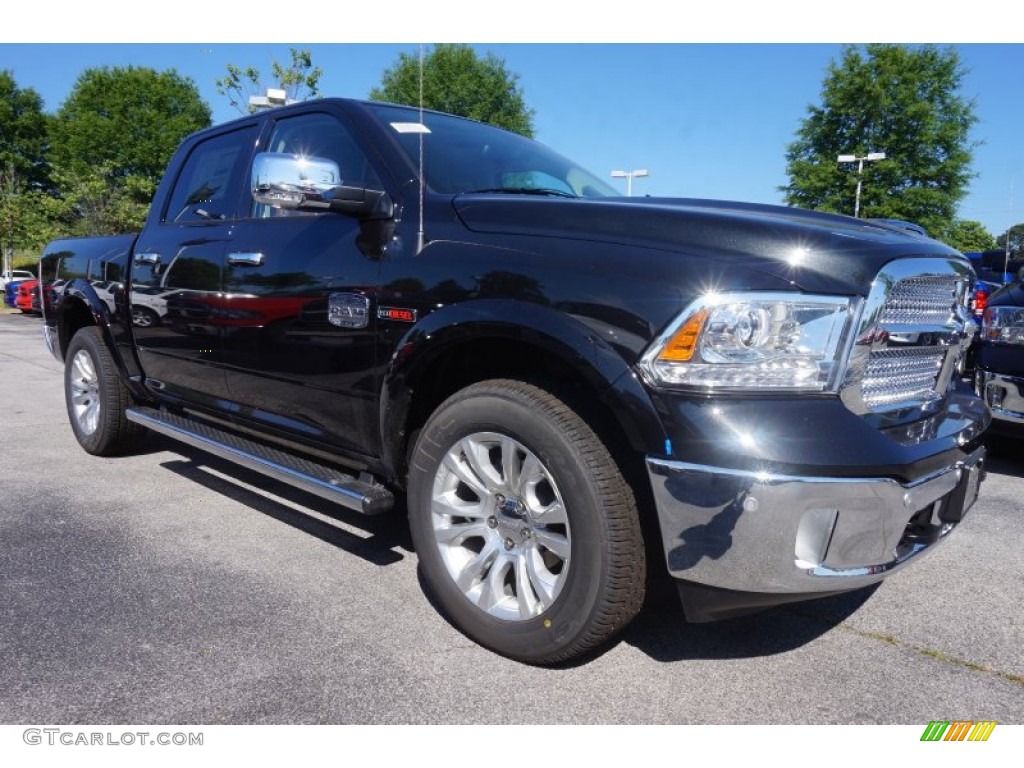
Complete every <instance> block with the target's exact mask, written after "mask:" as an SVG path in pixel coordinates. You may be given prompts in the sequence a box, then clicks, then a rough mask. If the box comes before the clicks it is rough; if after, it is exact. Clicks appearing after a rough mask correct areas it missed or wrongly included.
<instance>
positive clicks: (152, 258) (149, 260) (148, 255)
mask: <svg viewBox="0 0 1024 768" xmlns="http://www.w3.org/2000/svg"><path fill="white" fill-rule="evenodd" d="M135 263H136V264H159V263H160V254H159V253H153V252H152V251H143V252H142V253H136V254H135Z"/></svg>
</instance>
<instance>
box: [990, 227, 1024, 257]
mask: <svg viewBox="0 0 1024 768" xmlns="http://www.w3.org/2000/svg"><path fill="white" fill-rule="evenodd" d="M1007 235H1009V237H1010V256H1011V257H1012V258H1015V259H1020V258H1024V223H1022V224H1014V225H1013V226H1012V227H1010V228H1009V230H1008V231H1006V232H1003V233H1002V234H1001V235H999V237H997V238H996V247H997V248H1002V249H1004V250H1005V249H1006V237H1007Z"/></svg>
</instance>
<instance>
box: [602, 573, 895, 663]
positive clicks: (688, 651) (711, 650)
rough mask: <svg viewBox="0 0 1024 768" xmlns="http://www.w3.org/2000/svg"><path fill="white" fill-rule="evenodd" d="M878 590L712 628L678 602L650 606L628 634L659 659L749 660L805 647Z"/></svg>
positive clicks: (624, 638)
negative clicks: (689, 615) (688, 615)
mask: <svg viewBox="0 0 1024 768" xmlns="http://www.w3.org/2000/svg"><path fill="white" fill-rule="evenodd" d="M876 589H878V585H877V584H876V585H873V586H870V587H865V588H864V589H860V590H857V591H856V592H849V593H846V594H842V595H836V596H833V597H826V598H819V599H817V600H812V601H808V602H801V603H792V604H789V605H785V606H780V607H778V608H771V609H769V610H767V611H763V612H761V613H757V614H752V615H749V616H743V617H740V618H735V619H727V620H725V621H720V622H715V623H712V624H690V623H687V621H686V619H685V618H684V617H683V611H682V608H681V607H680V606H679V602H678V600H676V601H675V604H674V605H673V604H672V603H671V602H670V601H669V600H667V599H665V600H659V602H658V604H657V605H649V606H647V607H645V609H644V611H643V612H642V613H641V614H640V616H639V617H638V618H637V619H636V621H634V622H633V624H631V625H630V626H629V627H628V628H627V629H626V631H625V632H624V633H623V635H622V642H625V643H628V644H629V645H632V646H633V647H635V648H636V649H637V650H639V651H641V652H643V653H645V654H647V655H648V656H650V657H651V658H652V659H656V660H657V661H666V662H668V661H683V660H695V659H744V658H754V657H759V656H772V655H775V654H778V653H786V652H787V651H792V650H794V649H796V648H799V647H801V646H803V645H806V644H807V643H809V642H811V641H812V640H815V639H817V638H819V637H821V636H822V635H824V634H826V633H827V632H829V631H830V630H832V629H834V628H835V626H836V625H837V624H839V623H841V622H842V621H844V620H845V619H847V618H849V617H850V616H851V615H853V614H854V613H855V612H856V611H857V610H858V609H859V608H860V607H861V606H862V605H863V604H864V603H865V601H867V600H868V598H870V597H871V595H873V594H874V592H875V590H876Z"/></svg>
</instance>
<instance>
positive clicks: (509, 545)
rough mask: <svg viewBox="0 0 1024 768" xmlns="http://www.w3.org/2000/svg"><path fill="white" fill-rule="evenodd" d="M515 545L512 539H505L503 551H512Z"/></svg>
mask: <svg viewBox="0 0 1024 768" xmlns="http://www.w3.org/2000/svg"><path fill="white" fill-rule="evenodd" d="M515 545H516V543H515V542H514V541H512V539H505V549H512V547H514V546H515Z"/></svg>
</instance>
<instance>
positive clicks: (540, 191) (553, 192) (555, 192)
mask: <svg viewBox="0 0 1024 768" xmlns="http://www.w3.org/2000/svg"><path fill="white" fill-rule="evenodd" d="M492 192H497V193H501V192H505V193H507V194H510V195H543V196H545V197H570V198H573V199H575V198H576V197H577V196H576V195H574V194H573V193H572V192H566V191H565V190H564V189H550V188H548V187H493V188H491V189H471V190H468V191H467V192H466V193H465V194H467V195H477V194H486V193H492Z"/></svg>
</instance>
